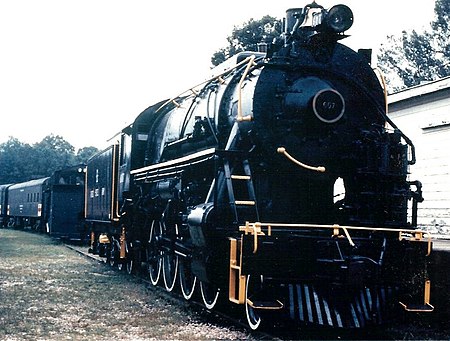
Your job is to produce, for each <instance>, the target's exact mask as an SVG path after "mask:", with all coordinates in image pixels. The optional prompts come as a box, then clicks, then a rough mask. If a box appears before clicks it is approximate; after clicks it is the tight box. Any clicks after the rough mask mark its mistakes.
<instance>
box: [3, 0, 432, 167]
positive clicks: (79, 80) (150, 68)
mask: <svg viewBox="0 0 450 341" xmlns="http://www.w3.org/2000/svg"><path fill="white" fill-rule="evenodd" d="M317 2H318V3H319V4H321V5H323V6H324V7H327V8H329V7H331V6H333V5H335V4H338V3H344V4H346V5H348V6H349V7H350V8H351V9H352V10H353V13H354V17H355V19H354V25H353V27H352V28H351V29H350V30H349V31H348V32H347V33H348V34H350V35H352V37H350V38H348V39H346V40H347V41H345V40H344V41H343V42H344V43H346V44H347V45H349V46H351V47H353V48H355V49H358V48H373V49H377V48H378V47H379V45H380V43H381V42H382V41H383V40H384V37H385V36H386V35H387V34H398V33H400V32H401V30H402V29H410V28H415V29H418V30H420V29H421V28H422V27H423V26H424V25H426V24H427V23H429V22H430V21H431V20H432V19H433V8H434V0H422V1H414V2H412V1H407V0H390V1H387V0H378V1H376V2H373V1H371V2H369V1H362V0H342V1H330V0H326V1H317ZM306 3H308V1H299V0H295V1H294V0H277V1H253V0H251V1H248V0H239V1H238V0H226V1H205V0H191V1H181V0H180V1H170V0H165V1H151V0H145V1H144V0H128V1H125V0H121V1H118V0H70V1H69V0H39V1H38V0H0V143H2V142H5V141H6V140H8V138H9V136H14V137H16V138H18V139H19V140H20V141H22V142H27V143H35V142H39V141H40V140H42V138H44V137H45V136H47V135H49V134H50V133H53V134H55V135H61V136H62V137H63V138H64V139H66V140H67V141H68V142H70V143H71V144H72V145H74V146H75V148H77V149H78V148H81V147H85V146H91V145H93V146H96V147H98V148H103V147H105V146H106V145H107V143H106V141H107V139H108V138H110V137H112V136H113V135H114V134H115V133H116V132H118V131H120V130H121V129H122V128H123V127H124V126H125V125H126V124H129V123H131V122H132V121H133V119H134V118H135V117H136V116H137V115H138V114H139V113H140V112H141V111H142V110H144V109H145V108H146V107H148V106H149V105H151V104H153V103H155V102H157V101H160V100H162V99H165V98H168V97H172V96H175V95H177V94H178V93H180V92H181V91H183V90H185V89H187V88H189V87H190V86H192V85H195V84H197V83H199V82H200V81H202V80H203V79H204V78H205V77H206V75H207V74H208V70H209V68H210V66H211V63H210V59H211V56H212V54H213V53H214V52H215V51H217V50H218V49H219V48H221V47H224V46H225V45H226V43H227V42H226V37H227V36H228V35H229V34H230V33H231V31H232V29H233V27H234V26H235V25H237V26H239V25H241V24H242V23H244V22H246V21H248V20H249V19H250V18H254V19H260V18H261V17H262V16H264V15H267V14H269V15H272V16H274V17H277V18H282V17H283V15H284V13H285V10H286V9H287V8H292V7H303V6H304V5H305V4H306ZM371 5H373V6H371ZM2 166H3V165H2Z"/></svg>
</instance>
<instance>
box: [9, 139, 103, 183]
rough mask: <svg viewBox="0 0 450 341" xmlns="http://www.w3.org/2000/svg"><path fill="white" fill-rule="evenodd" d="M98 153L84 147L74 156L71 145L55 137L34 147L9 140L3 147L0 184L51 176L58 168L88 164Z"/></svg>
mask: <svg viewBox="0 0 450 341" xmlns="http://www.w3.org/2000/svg"><path fill="white" fill-rule="evenodd" d="M96 152H98V149H97V148H95V147H85V148H81V149H79V150H78V152H77V155H75V149H74V147H73V146H72V145H71V144H70V143H69V142H67V141H66V140H64V139H63V138H62V137H61V136H58V135H56V136H55V135H53V134H51V135H48V136H46V137H45V138H44V139H43V140H42V141H41V142H39V143H35V144H33V145H32V146H31V145H29V144H27V143H22V142H20V141H19V140H18V139H16V138H14V137H10V138H9V140H8V141H7V142H5V143H2V144H0V184H6V183H18V182H24V181H28V180H31V179H38V178H42V177H46V176H50V175H52V174H53V172H55V171H57V170H59V169H63V168H66V167H70V166H74V165H76V164H80V163H86V161H87V159H89V158H90V157H91V156H92V155H93V154H95V153H96Z"/></svg>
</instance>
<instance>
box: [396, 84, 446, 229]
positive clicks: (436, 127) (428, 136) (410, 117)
mask: <svg viewBox="0 0 450 341" xmlns="http://www.w3.org/2000/svg"><path fill="white" fill-rule="evenodd" d="M388 103H389V117H390V118H391V119H392V120H393V121H394V123H395V124H396V125H397V126H398V127H399V128H400V130H402V131H403V132H404V133H405V134H406V135H407V136H408V137H409V138H410V139H411V140H412V141H413V143H414V145H415V147H416V157H417V163H416V164H415V165H413V166H411V168H410V172H411V175H410V180H419V181H420V182H422V184H423V197H424V199H425V200H424V202H423V203H421V204H419V213H418V224H419V226H422V227H426V228H428V229H433V228H435V229H438V230H440V231H439V232H440V233H442V232H444V233H450V77H446V78H443V79H440V80H438V81H434V82H429V83H426V84H423V85H418V86H415V87H412V88H408V89H405V90H403V91H400V92H397V93H394V94H392V95H390V96H388ZM436 232H437V231H436Z"/></svg>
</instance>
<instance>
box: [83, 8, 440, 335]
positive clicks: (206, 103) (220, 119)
mask: <svg viewBox="0 0 450 341" xmlns="http://www.w3.org/2000/svg"><path fill="white" fill-rule="evenodd" d="M352 22H353V14H352V12H351V10H350V9H349V8H348V7H347V6H344V5H337V6H334V7H332V8H331V9H329V10H326V9H324V8H323V7H322V6H320V5H318V4H316V3H315V2H313V3H312V4H309V5H307V6H306V7H304V8H295V9H289V10H288V11H287V17H286V19H285V22H284V33H283V34H282V35H281V36H280V37H279V38H278V39H276V40H275V41H274V42H273V43H271V44H269V45H268V46H267V51H265V52H263V53H256V52H244V53H240V54H238V55H237V56H235V57H233V58H231V59H230V60H228V61H227V62H225V63H224V64H223V65H220V66H219V67H218V68H216V69H215V70H214V72H215V74H214V75H213V76H212V77H211V78H210V79H209V80H207V81H205V82H204V83H202V84H201V85H199V86H196V87H194V88H192V89H190V90H189V91H187V92H185V93H182V94H180V95H179V96H178V97H176V98H172V99H169V100H166V101H162V102H160V103H157V104H155V105H153V106H150V107H149V108H147V109H146V110H144V111H143V112H142V113H141V114H140V115H139V116H138V117H137V118H136V120H135V121H134V123H133V124H131V125H129V126H127V127H126V128H125V129H123V131H122V132H121V133H120V134H119V135H118V138H117V140H118V142H117V144H114V145H113V146H111V147H110V148H108V149H106V150H105V151H103V152H102V153H100V154H98V155H96V156H95V157H93V158H92V159H91V160H90V161H89V162H88V165H87V180H86V221H87V223H88V225H89V227H90V231H91V251H92V252H94V253H98V254H100V255H102V256H105V257H107V258H108V260H109V262H110V263H111V265H116V264H118V266H119V267H126V268H127V269H128V271H130V272H131V271H133V269H134V268H136V266H137V265H140V264H144V263H145V264H146V266H147V268H148V274H149V277H150V280H151V282H152V283H153V284H154V285H157V284H161V285H164V287H165V288H166V289H167V290H168V291H172V290H174V288H175V287H177V288H178V286H176V285H177V283H178V284H179V290H181V293H182V295H183V296H184V297H185V298H186V299H190V298H191V297H192V295H193V293H194V289H195V288H196V287H200V293H201V298H202V300H203V302H204V304H205V306H206V307H207V308H208V309H212V308H213V307H214V306H215V305H216V302H217V300H218V298H220V297H225V298H227V299H228V300H229V302H231V303H233V304H238V305H243V306H244V307H245V312H246V316H247V320H248V323H249V325H250V327H251V328H252V329H256V328H258V326H259V325H260V323H261V321H262V317H264V316H265V315H266V314H269V313H270V314H274V313H277V312H279V313H280V314H284V315H286V316H288V317H290V318H292V319H294V320H300V321H303V322H305V323H310V324H318V325H325V326H333V327H364V326H367V325H373V324H378V323H382V322H384V321H386V319H389V318H390V317H389V316H390V314H391V313H392V312H396V311H397V308H398V307H400V308H403V309H404V310H407V311H431V310H432V309H433V307H432V306H431V305H430V304H429V292H430V282H429V280H428V276H427V271H426V267H427V258H426V256H427V255H429V253H430V252H431V242H430V241H428V240H425V239H424V238H423V234H422V232H421V231H420V230H417V229H416V225H417V224H416V222H417V204H418V203H419V202H420V201H421V200H422V196H421V185H420V183H419V182H417V181H409V180H408V178H409V175H408V166H409V165H411V164H413V163H414V161H415V160H414V159H415V156H414V146H413V144H412V143H411V141H410V140H409V139H408V138H407V137H406V136H405V135H404V134H403V133H402V132H401V131H400V130H399V129H398V128H397V127H396V126H395V124H394V123H393V122H391V121H390V119H389V118H388V117H387V115H386V94H385V92H384V91H383V88H382V87H381V86H380V81H379V79H378V78H377V76H376V74H375V73H374V71H373V70H372V68H371V67H370V53H368V52H370V51H367V50H363V51H359V52H354V51H353V50H351V49H349V48H348V47H346V46H344V45H342V44H340V43H338V41H339V40H340V39H343V38H345V37H346V35H345V34H344V33H343V32H345V31H346V30H347V29H348V28H350V26H351V25H352Z"/></svg>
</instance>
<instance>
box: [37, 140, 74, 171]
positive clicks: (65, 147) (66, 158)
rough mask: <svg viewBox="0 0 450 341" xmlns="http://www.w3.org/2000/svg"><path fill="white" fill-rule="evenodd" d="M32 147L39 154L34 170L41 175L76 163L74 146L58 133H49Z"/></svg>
mask: <svg viewBox="0 0 450 341" xmlns="http://www.w3.org/2000/svg"><path fill="white" fill-rule="evenodd" d="M33 147H34V148H35V149H36V153H37V154H38V156H39V158H38V160H36V172H37V174H39V175H41V176H50V175H51V174H52V173H53V172H54V171H55V170H58V169H61V168H64V167H67V166H71V165H74V164H76V159H75V148H74V147H73V146H72V145H71V144H70V143H69V142H67V141H66V140H64V138H62V137H61V136H59V135H56V136H55V135H53V134H50V135H48V136H46V137H44V139H43V140H42V141H41V142H39V143H36V144H34V146H33Z"/></svg>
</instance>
